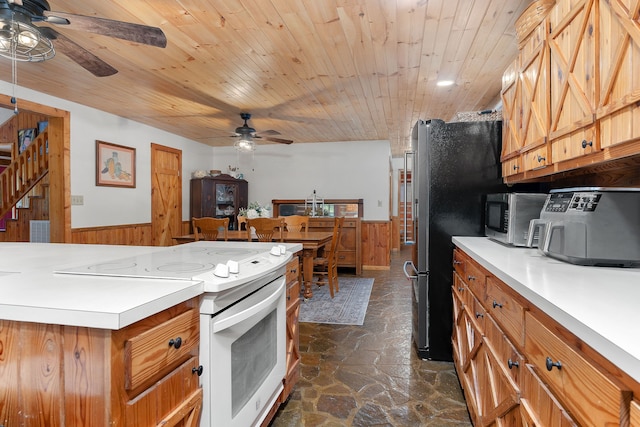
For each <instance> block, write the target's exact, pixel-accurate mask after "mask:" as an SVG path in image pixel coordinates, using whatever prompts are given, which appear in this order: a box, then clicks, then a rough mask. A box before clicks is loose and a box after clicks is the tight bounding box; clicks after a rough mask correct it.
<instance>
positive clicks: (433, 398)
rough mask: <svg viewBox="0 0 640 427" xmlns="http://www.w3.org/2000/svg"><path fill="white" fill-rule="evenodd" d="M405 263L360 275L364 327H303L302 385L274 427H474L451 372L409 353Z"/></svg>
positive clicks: (405, 254)
mask: <svg viewBox="0 0 640 427" xmlns="http://www.w3.org/2000/svg"><path fill="white" fill-rule="evenodd" d="M410 257H411V252H410V250H406V249H403V250H402V251H400V252H394V253H393V254H392V261H391V269H390V270H388V271H386V270H385V271H377V270H376V271H371V270H366V271H364V272H363V276H364V277H373V278H374V279H375V281H374V285H373V290H372V292H371V299H370V301H369V307H368V308H367V314H366V317H365V321H364V325H363V326H341V325H327V324H314V323H301V324H300V352H301V353H302V368H301V378H300V381H299V382H298V384H297V385H296V387H295V389H294V391H293V393H292V395H291V397H290V398H289V400H288V401H287V402H286V404H285V405H283V406H281V408H280V410H279V411H278V413H277V414H276V417H275V418H274V420H273V422H272V423H271V427H294V426H296V427H297V426H307V427H316V426H331V427H333V426H335V427H338V426H362V427H364V426H367V427H370V426H434V427H435V426H437V427H446V426H456V427H458V426H470V425H471V423H470V421H469V415H468V412H467V407H466V403H465V400H464V396H463V394H462V391H461V389H460V384H459V381H458V377H457V376H456V373H455V370H454V367H453V364H452V363H447V362H434V361H426V360H421V359H419V358H418V357H417V355H416V352H415V349H414V348H413V346H412V343H411V288H410V282H408V281H407V279H406V278H405V277H404V274H403V272H402V263H403V262H404V261H405V259H410Z"/></svg>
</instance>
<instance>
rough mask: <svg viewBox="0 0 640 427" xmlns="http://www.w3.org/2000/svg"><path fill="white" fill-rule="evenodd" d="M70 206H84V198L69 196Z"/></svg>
mask: <svg viewBox="0 0 640 427" xmlns="http://www.w3.org/2000/svg"><path fill="white" fill-rule="evenodd" d="M71 205H72V206H82V205H84V196H71Z"/></svg>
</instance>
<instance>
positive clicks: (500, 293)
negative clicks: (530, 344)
mask: <svg viewBox="0 0 640 427" xmlns="http://www.w3.org/2000/svg"><path fill="white" fill-rule="evenodd" d="M499 283H500V282H499V281H498V280H497V279H495V278H493V277H488V278H487V295H486V297H485V305H486V307H487V311H488V312H489V313H491V316H492V317H493V318H494V319H495V321H496V323H497V324H498V325H499V326H500V327H501V328H502V330H503V331H504V332H505V333H506V334H507V336H508V337H509V339H510V340H511V341H512V342H513V343H514V344H515V345H516V346H517V347H518V348H522V346H523V345H524V311H525V308H524V306H523V305H522V304H520V302H519V301H517V300H516V299H515V298H513V297H512V296H511V295H509V294H508V293H506V292H505V291H504V290H503V289H502V287H501V286H500V284H499Z"/></svg>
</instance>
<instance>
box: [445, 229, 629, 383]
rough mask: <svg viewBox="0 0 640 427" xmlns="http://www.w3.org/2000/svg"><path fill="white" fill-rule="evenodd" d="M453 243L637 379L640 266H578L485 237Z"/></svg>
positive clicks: (456, 239) (456, 238) (533, 250)
mask: <svg viewBox="0 0 640 427" xmlns="http://www.w3.org/2000/svg"><path fill="white" fill-rule="evenodd" d="M453 243H454V244H455V245H456V246H458V247H460V248H461V249H462V250H464V251H465V252H466V253H468V254H469V255H471V256H472V257H473V258H474V259H475V260H476V261H477V262H478V263H479V264H480V265H482V266H483V267H484V268H486V269H487V270H488V271H490V272H491V273H492V274H494V275H495V276H496V277H497V278H499V279H500V280H502V281H503V282H505V283H506V284H507V285H509V286H510V287H511V288H513V289H514V290H515V291H517V292H518V293H520V294H521V295H522V296H523V297H525V298H526V299H527V300H529V301H530V302H531V303H532V304H534V305H535V306H537V307H538V308H540V309H541V310H543V311H544V312H546V313H547V314H549V315H550V316H551V317H553V318H554V319H555V320H556V321H558V322H559V323H560V324H562V325H563V326H564V327H565V328H567V329H568V330H569V331H571V332H572V333H573V334H575V335H576V336H577V337H578V338H580V339H581V340H582V341H584V342H585V343H587V344H588V345H590V346H591V347H592V348H593V349H595V350H596V351H598V352H599V353H600V354H601V355H602V356H604V357H606V358H607V359H608V360H610V361H611V362H613V363H614V364H615V365H616V366H618V367H619V368H620V369H622V370H623V371H624V372H626V373H627V374H628V375H630V376H631V377H632V378H633V379H635V380H636V381H638V382H640V329H638V327H637V325H639V324H640V268H613V267H585V266H578V265H573V264H569V263H566V262H562V261H559V260H555V259H553V258H549V257H546V256H544V255H542V254H540V253H539V252H538V250H537V249H530V248H520V247H509V246H505V245H502V244H499V243H496V242H494V241H492V240H490V239H488V238H485V237H453Z"/></svg>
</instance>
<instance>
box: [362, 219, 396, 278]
mask: <svg viewBox="0 0 640 427" xmlns="http://www.w3.org/2000/svg"><path fill="white" fill-rule="evenodd" d="M390 268H391V221H362V269H363V270H389V269H390Z"/></svg>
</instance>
